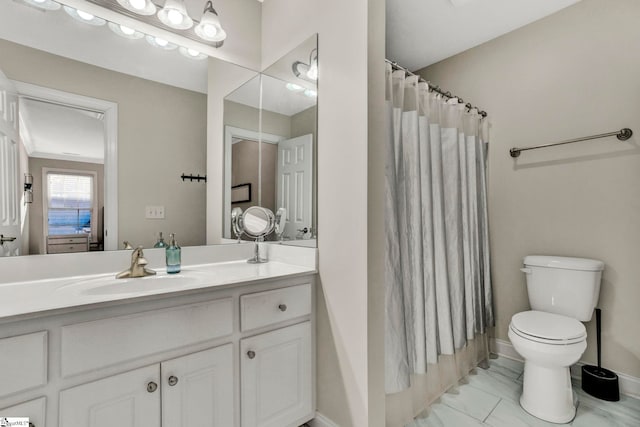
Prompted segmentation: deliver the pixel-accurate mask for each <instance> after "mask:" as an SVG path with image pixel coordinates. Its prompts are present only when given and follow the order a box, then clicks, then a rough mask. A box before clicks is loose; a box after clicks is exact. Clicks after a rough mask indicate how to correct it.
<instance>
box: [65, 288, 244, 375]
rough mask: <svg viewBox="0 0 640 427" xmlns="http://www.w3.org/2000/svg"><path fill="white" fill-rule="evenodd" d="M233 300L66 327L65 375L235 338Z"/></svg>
mask: <svg viewBox="0 0 640 427" xmlns="http://www.w3.org/2000/svg"><path fill="white" fill-rule="evenodd" d="M232 332H233V306H232V299H231V298H224V299H218V300H213V301H207V302H203V303H198V304H190V305H185V306H179V307H171V308H166V309H161V310H153V311H148V312H143V313H137V314H134V315H128V316H120V317H113V318H109V319H102V320H96V321H92V322H85V323H78V324H75V325H68V326H63V327H62V355H61V359H62V376H63V377H69V376H71V375H76V374H80V373H83V372H87V371H91V370H94V369H101V368H105V367H108V366H113V365H116V364H119V363H123V362H127V361H131V360H135V359H138V358H141V357H145V356H151V355H154V354H160V353H162V352H165V351H170V350H175V349H178V348H181V347H186V346H189V345H194V344H198V343H202V342H206V341H210V340H213V339H216V338H220V337H224V336H227V335H231V333H232Z"/></svg>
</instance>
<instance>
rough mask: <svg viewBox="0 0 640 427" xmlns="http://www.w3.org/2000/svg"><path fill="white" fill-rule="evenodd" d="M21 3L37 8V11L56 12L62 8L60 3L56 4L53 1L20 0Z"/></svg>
mask: <svg viewBox="0 0 640 427" xmlns="http://www.w3.org/2000/svg"><path fill="white" fill-rule="evenodd" d="M22 1H24V2H25V3H27V4H28V5H31V6H34V7H37V8H38V9H43V10H58V9H60V8H61V7H62V6H61V5H60V3H57V2H55V1H53V0H22Z"/></svg>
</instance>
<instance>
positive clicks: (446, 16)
mask: <svg viewBox="0 0 640 427" xmlns="http://www.w3.org/2000/svg"><path fill="white" fill-rule="evenodd" d="M578 1H579V0H386V2H387V3H386V4H387V7H386V9H387V16H386V20H387V22H386V57H387V59H390V60H392V61H396V62H398V63H399V64H400V65H402V66H403V67H406V68H408V69H410V70H418V69H420V68H423V67H426V66H428V65H431V64H434V63H436V62H438V61H441V60H443V59H445V58H449V57H450V56H453V55H456V54H458V53H460V52H463V51H465V50H467V49H471V48H472V47H474V46H478V45H480V44H482V43H484V42H487V41H489V40H491V39H494V38H496V37H499V36H501V35H503V34H506V33H508V32H511V31H513V30H515V29H517V28H520V27H523V26H525V25H527V24H529V23H531V22H534V21H537V20H538V19H541V18H544V17H545V16H548V15H551V14H553V13H555V12H557V11H559V10H561V9H563V8H565V7H567V6H570V5H572V4H574V3H577V2H578Z"/></svg>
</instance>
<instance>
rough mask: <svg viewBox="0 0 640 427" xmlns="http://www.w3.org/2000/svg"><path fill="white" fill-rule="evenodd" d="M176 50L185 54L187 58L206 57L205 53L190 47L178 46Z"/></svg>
mask: <svg viewBox="0 0 640 427" xmlns="http://www.w3.org/2000/svg"><path fill="white" fill-rule="evenodd" d="M178 50H179V51H180V53H181V54H182V55H184V56H186V57H187V58H189V59H205V58H206V57H207V55H205V54H204V53H200V52H198V51H197V50H195V49H191V48H186V47H182V46H180V48H179V49H178Z"/></svg>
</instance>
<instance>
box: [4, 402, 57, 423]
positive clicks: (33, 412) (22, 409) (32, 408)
mask: <svg viewBox="0 0 640 427" xmlns="http://www.w3.org/2000/svg"><path fill="white" fill-rule="evenodd" d="M46 403H47V399H46V398H44V397H41V398H39V399H35V400H30V401H28V402H24V403H20V404H18V405H14V406H11V407H9V408H2V409H0V418H4V417H8V418H13V417H19V418H29V425H33V426H34V427H44V419H45V409H46Z"/></svg>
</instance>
